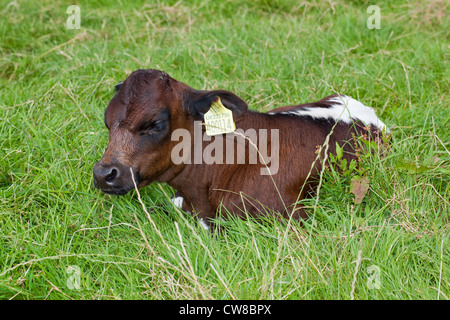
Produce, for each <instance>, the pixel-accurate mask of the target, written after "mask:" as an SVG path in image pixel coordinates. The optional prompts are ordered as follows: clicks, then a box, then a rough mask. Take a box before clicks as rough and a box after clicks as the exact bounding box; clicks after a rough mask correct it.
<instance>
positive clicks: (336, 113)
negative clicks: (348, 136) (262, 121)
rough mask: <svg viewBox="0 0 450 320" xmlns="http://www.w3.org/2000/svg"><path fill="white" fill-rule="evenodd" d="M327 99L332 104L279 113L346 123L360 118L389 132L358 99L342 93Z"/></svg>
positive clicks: (373, 112) (367, 123)
mask: <svg viewBox="0 0 450 320" xmlns="http://www.w3.org/2000/svg"><path fill="white" fill-rule="evenodd" d="M328 101H329V102H330V104H332V105H331V106H330V107H328V108H320V107H317V108H314V107H309V108H300V109H297V110H291V111H286V112H279V113H280V114H293V115H298V116H310V117H313V118H316V119H317V118H322V119H328V118H331V119H334V120H335V121H342V122H345V123H348V124H350V123H352V122H353V121H354V120H360V121H362V122H363V123H364V125H366V126H367V125H369V124H370V125H372V126H374V127H377V128H378V129H380V130H382V131H384V132H386V133H390V131H389V129H388V128H387V127H386V125H385V124H384V123H383V122H382V121H381V120H380V119H379V118H378V117H377V115H376V114H375V111H374V110H373V108H370V107H368V106H365V105H364V104H362V103H361V102H359V101H358V100H355V99H353V98H351V97H348V96H345V95H342V96H337V97H334V98H332V99H330V100H328ZM272 114H277V113H272Z"/></svg>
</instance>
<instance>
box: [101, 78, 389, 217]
mask: <svg viewBox="0 0 450 320" xmlns="http://www.w3.org/2000/svg"><path fill="white" fill-rule="evenodd" d="M219 99H220V102H221V103H222V104H223V106H224V107H225V108H227V109H229V110H231V111H232V119H233V121H234V123H235V126H236V131H235V132H232V133H226V134H219V135H214V136H207V135H206V134H205V125H204V121H205V117H204V115H205V113H207V112H208V110H209V109H210V107H211V104H213V103H214V102H217V101H219ZM105 124H106V126H107V128H108V129H109V143H108V147H107V149H106V151H105V153H104V155H103V157H102V159H101V160H100V161H99V162H98V163H97V164H95V166H94V184H95V186H96V187H97V188H99V189H101V190H102V191H103V192H106V193H109V194H116V195H122V194H125V193H127V192H128V191H129V190H131V189H133V188H134V183H133V178H132V174H133V177H134V180H135V181H136V184H137V186H138V187H144V186H146V185H148V184H150V183H152V182H154V181H157V182H167V183H168V184H169V185H170V186H172V187H173V188H175V189H177V190H178V197H176V198H175V204H176V205H178V206H180V207H181V208H182V209H183V210H185V211H189V212H192V213H195V214H196V215H197V216H198V217H199V218H201V219H204V220H205V221H208V220H209V219H211V218H215V217H216V215H217V214H218V209H219V208H221V206H223V208H225V209H226V210H221V214H222V216H226V215H227V214H229V213H233V214H235V215H244V212H246V213H248V214H250V215H253V216H258V215H261V214H266V213H267V212H273V211H276V212H278V213H280V214H281V215H283V216H285V217H293V218H298V217H302V218H306V215H305V212H304V211H303V210H302V209H301V206H299V205H298V204H297V202H298V201H299V200H301V199H303V198H304V196H305V194H306V193H307V192H308V191H309V190H310V188H311V187H313V186H314V185H315V179H314V178H315V177H316V176H317V173H318V172H319V170H320V169H321V167H322V165H323V163H322V161H321V159H322V160H323V156H324V153H323V152H322V154H321V155H319V157H318V154H317V150H318V149H317V147H318V146H322V145H324V143H325V142H327V145H328V146H329V148H328V152H331V153H334V152H335V145H336V142H337V143H338V144H339V145H341V146H342V147H343V148H344V157H345V158H346V159H347V160H348V161H350V160H351V159H353V158H355V155H354V150H353V148H352V147H353V145H354V141H353V138H354V137H355V136H361V135H362V134H365V133H367V131H368V128H370V130H369V131H370V133H371V134H372V135H374V136H379V135H380V134H381V132H382V131H383V130H385V131H388V130H387V128H386V127H385V125H384V124H383V123H382V122H381V121H380V120H379V119H378V118H377V116H376V115H375V112H374V111H373V109H371V108H369V107H366V106H364V105H363V104H361V103H360V102H358V101H356V100H354V99H352V98H349V97H347V96H338V95H333V96H330V97H326V98H324V99H322V100H320V101H318V102H315V103H308V104H302V105H297V106H287V107H281V108H278V109H275V110H272V111H270V112H268V113H259V112H255V111H251V110H248V106H247V104H246V103H245V102H244V101H243V100H242V99H241V98H239V97H238V96H236V95H235V94H233V93H231V92H229V91H224V90H217V91H198V90H194V89H193V88H191V87H189V86H187V85H185V84H183V83H181V82H179V81H177V80H175V79H173V78H171V77H170V76H169V75H168V74H166V73H165V72H161V71H158V70H137V71H135V72H133V73H132V74H131V75H130V76H129V77H128V78H127V79H126V80H125V81H124V82H123V83H122V84H121V85H120V86H118V93H117V94H116V95H115V96H114V98H113V99H112V100H111V102H110V103H109V105H108V107H107V109H106V111H105ZM186 134H187V135H188V136H186ZM326 140H328V141H326ZM257 148H258V150H257ZM325 149H326V148H322V150H325ZM255 152H257V156H256V158H255V157H253V160H252V156H254V155H255ZM269 155H270V156H269ZM318 158H321V159H318ZM130 168H131V170H130Z"/></svg>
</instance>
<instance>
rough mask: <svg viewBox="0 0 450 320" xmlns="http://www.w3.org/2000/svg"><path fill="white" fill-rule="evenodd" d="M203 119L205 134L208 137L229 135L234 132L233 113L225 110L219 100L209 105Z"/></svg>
mask: <svg viewBox="0 0 450 320" xmlns="http://www.w3.org/2000/svg"><path fill="white" fill-rule="evenodd" d="M204 118H205V126H206V134H207V135H208V136H214V135H218V134H222V133H230V132H233V131H234V130H236V124H235V123H234V121H233V112H232V111H231V110H229V109H227V108H225V106H224V105H223V104H222V102H221V101H220V98H217V101H215V102H213V103H212V104H211V107H210V108H209V110H208V112H206V113H205V115H204Z"/></svg>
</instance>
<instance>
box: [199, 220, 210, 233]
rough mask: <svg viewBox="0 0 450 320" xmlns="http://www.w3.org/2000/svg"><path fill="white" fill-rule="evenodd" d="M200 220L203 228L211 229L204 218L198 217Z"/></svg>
mask: <svg viewBox="0 0 450 320" xmlns="http://www.w3.org/2000/svg"><path fill="white" fill-rule="evenodd" d="M198 221H200V224H201V225H202V227H203V229H205V230H209V229H210V228H209V225H208V224H207V223H206V222H205V221H204V220H203V219H198Z"/></svg>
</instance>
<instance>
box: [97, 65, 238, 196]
mask: <svg viewBox="0 0 450 320" xmlns="http://www.w3.org/2000/svg"><path fill="white" fill-rule="evenodd" d="M116 89H118V92H117V93H116V95H115V96H114V98H113V99H112V100H111V102H110V103H109V105H108V107H107V108H106V111H105V125H106V127H107V128H108V130H109V142H108V146H107V148H106V151H105V153H104V154H103V157H102V158H101V160H100V161H99V162H98V163H96V164H95V166H94V170H93V171H94V185H95V186H96V187H97V188H99V189H101V190H102V191H103V192H105V193H109V194H116V195H122V194H125V193H127V192H128V191H129V190H131V189H133V188H134V182H133V179H134V181H135V182H136V185H137V186H138V187H144V186H146V185H148V184H149V183H151V182H153V181H160V182H169V181H170V180H171V179H173V178H174V177H175V176H176V175H177V174H178V173H179V172H180V171H181V170H183V168H184V165H183V164H179V165H175V164H174V163H173V161H172V159H171V150H172V148H173V147H174V146H175V145H176V144H177V142H176V141H172V140H171V133H172V132H173V131H174V130H175V129H178V128H184V129H187V130H189V131H190V132H193V127H194V121H195V120H203V115H204V114H205V113H206V112H207V111H208V110H209V108H210V106H211V104H212V102H214V101H215V100H217V97H220V99H221V101H222V103H223V105H224V106H225V107H226V108H228V109H230V110H232V111H233V118H234V120H235V121H237V120H238V119H239V118H241V117H242V116H243V114H244V113H245V112H246V111H247V104H246V103H245V102H244V101H243V100H242V99H240V98H239V97H237V96H236V95H234V94H233V93H231V92H228V91H224V90H218V91H198V90H194V89H192V88H190V87H189V86H187V85H185V84H183V83H181V82H178V81H176V80H175V79H173V78H171V77H170V76H169V75H168V74H167V73H165V72H162V71H158V70H137V71H135V72H133V73H132V74H131V75H130V76H129V77H128V78H127V79H126V80H125V81H124V82H123V83H122V84H121V85H119V86H117V87H116Z"/></svg>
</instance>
